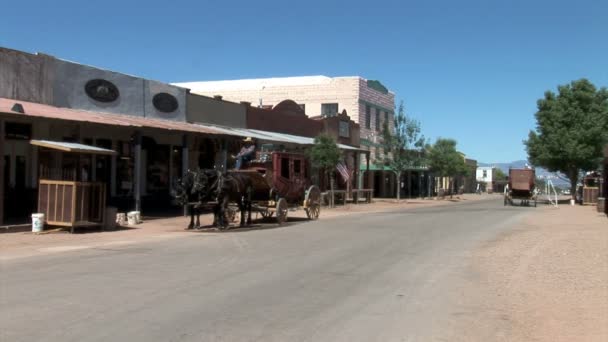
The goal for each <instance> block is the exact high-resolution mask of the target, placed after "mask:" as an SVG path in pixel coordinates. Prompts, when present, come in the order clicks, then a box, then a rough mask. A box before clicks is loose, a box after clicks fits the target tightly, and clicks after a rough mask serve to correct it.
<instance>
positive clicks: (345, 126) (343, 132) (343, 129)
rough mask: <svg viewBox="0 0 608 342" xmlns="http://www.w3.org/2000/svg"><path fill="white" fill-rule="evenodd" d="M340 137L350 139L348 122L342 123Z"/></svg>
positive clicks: (339, 131)
mask: <svg viewBox="0 0 608 342" xmlns="http://www.w3.org/2000/svg"><path fill="white" fill-rule="evenodd" d="M338 136H340V137H343V138H350V126H349V124H348V121H340V127H339V129H338Z"/></svg>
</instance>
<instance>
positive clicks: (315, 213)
mask: <svg viewBox="0 0 608 342" xmlns="http://www.w3.org/2000/svg"><path fill="white" fill-rule="evenodd" d="M304 203H305V204H306V209H305V211H306V216H308V219H309V220H316V219H318V218H319V214H320V213H321V190H320V189H319V187H318V186H316V185H313V186H311V187H310V188H308V191H306V198H305V199H304Z"/></svg>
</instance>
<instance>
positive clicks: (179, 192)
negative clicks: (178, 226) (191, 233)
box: [174, 170, 202, 229]
mask: <svg viewBox="0 0 608 342" xmlns="http://www.w3.org/2000/svg"><path fill="white" fill-rule="evenodd" d="M199 182H200V176H199V171H198V170H197V171H191V170H188V171H186V174H185V175H184V177H182V178H180V179H178V180H177V182H176V183H175V187H174V188H175V199H176V202H177V204H179V205H182V206H185V207H187V208H188V211H189V213H190V224H189V225H188V228H187V229H193V228H197V229H198V228H200V226H201V221H200V215H201V205H202V198H201V192H200V191H198V189H199V188H200V186H199V185H197V184H198V183H199ZM195 217H196V222H195Z"/></svg>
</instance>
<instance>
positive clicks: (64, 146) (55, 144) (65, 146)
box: [30, 140, 116, 155]
mask: <svg viewBox="0 0 608 342" xmlns="http://www.w3.org/2000/svg"><path fill="white" fill-rule="evenodd" d="M30 144H32V145H36V146H41V147H46V148H50V149H53V150H59V151H63V152H74V153H89V154H107V155H112V154H116V152H115V151H112V150H108V149H105V148H101V147H97V146H91V145H85V144H79V143H73V142H64V141H50V140H30Z"/></svg>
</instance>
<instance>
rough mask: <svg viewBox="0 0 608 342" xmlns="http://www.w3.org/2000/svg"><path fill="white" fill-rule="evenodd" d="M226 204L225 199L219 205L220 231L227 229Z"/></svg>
mask: <svg viewBox="0 0 608 342" xmlns="http://www.w3.org/2000/svg"><path fill="white" fill-rule="evenodd" d="M227 202H228V201H227V199H222V200H221V201H220V204H219V211H218V221H219V228H220V229H226V228H228V222H226V205H227V204H228V203H227Z"/></svg>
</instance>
